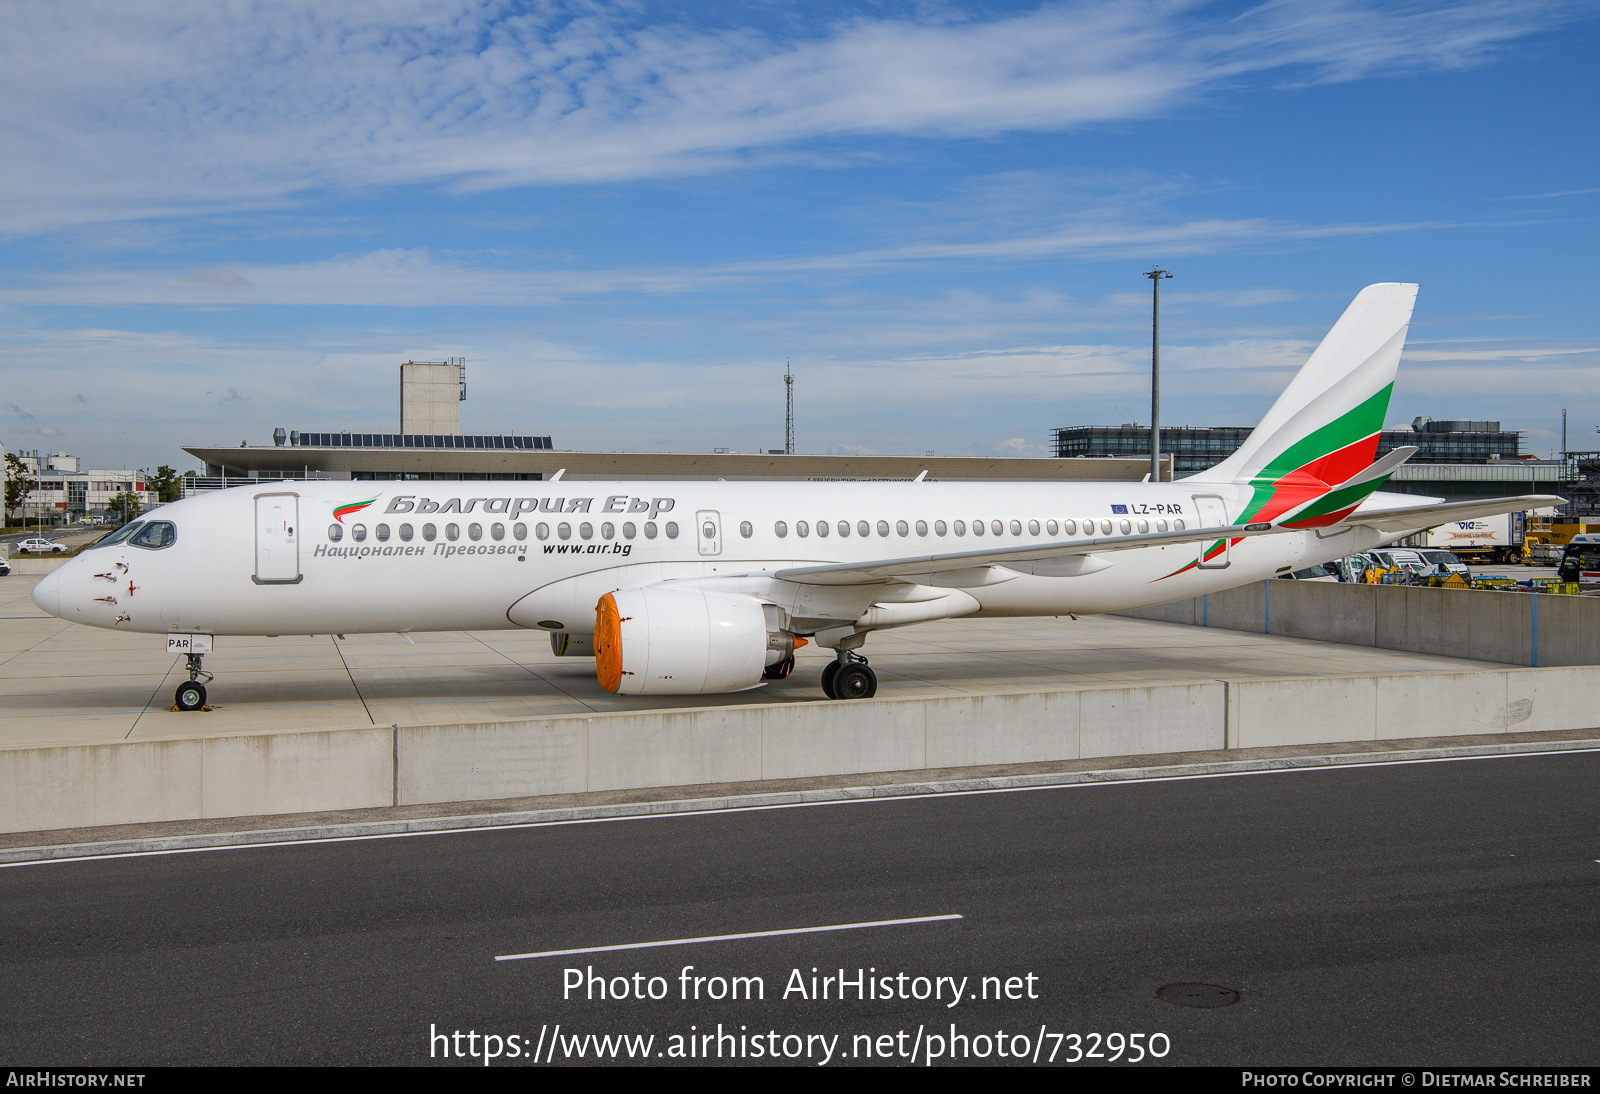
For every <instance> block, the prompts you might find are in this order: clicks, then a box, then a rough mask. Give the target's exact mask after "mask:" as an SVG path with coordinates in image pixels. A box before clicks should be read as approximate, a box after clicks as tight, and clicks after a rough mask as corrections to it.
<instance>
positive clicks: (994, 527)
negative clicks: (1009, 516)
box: [989, 520, 1022, 536]
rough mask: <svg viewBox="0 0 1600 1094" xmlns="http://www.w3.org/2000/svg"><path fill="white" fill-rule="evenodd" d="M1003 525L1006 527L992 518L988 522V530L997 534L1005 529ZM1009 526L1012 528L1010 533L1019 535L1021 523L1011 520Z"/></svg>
mask: <svg viewBox="0 0 1600 1094" xmlns="http://www.w3.org/2000/svg"><path fill="white" fill-rule="evenodd" d="M1005 527H1006V526H1005V525H1003V524H1001V523H1000V522H999V521H997V520H992V521H990V522H989V531H991V532H993V533H994V534H995V535H997V536H998V535H999V534H1000V533H1001V532H1003V531H1005ZM1011 527H1012V529H1013V531H1012V533H1011V534H1012V535H1014V536H1019V535H1021V534H1022V525H1020V524H1018V523H1017V522H1016V521H1012V522H1011Z"/></svg>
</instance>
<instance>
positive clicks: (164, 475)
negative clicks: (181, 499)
mask: <svg viewBox="0 0 1600 1094" xmlns="http://www.w3.org/2000/svg"><path fill="white" fill-rule="evenodd" d="M145 485H146V486H147V487H149V488H150V489H151V490H154V491H155V492H156V500H157V501H159V502H161V504H163V505H165V504H166V503H167V502H169V501H177V500H178V495H179V494H180V493H181V492H182V488H181V487H180V486H179V484H178V473H177V472H176V471H174V470H173V469H172V468H170V467H168V466H167V465H166V464H162V465H161V466H160V467H158V468H156V473H155V474H154V475H151V476H150V479H149V481H148V482H146V483H145Z"/></svg>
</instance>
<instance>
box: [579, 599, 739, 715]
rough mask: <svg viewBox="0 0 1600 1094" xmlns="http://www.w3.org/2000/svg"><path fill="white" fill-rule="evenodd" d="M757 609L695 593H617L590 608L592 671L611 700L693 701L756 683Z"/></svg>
mask: <svg viewBox="0 0 1600 1094" xmlns="http://www.w3.org/2000/svg"><path fill="white" fill-rule="evenodd" d="M768 649H769V642H768V635H767V622H766V615H765V613H764V612H763V610H762V607H761V603H760V601H757V600H752V599H751V598H749V597H745V596H728V595H725V594H722V593H707V592H701V591H700V590H698V589H662V588H648V589H619V590H617V591H616V592H613V593H607V594H606V595H605V596H603V597H601V598H600V602H599V604H597V605H595V625H594V664H595V674H596V675H597V676H598V677H599V678H600V686H601V687H603V688H605V689H606V690H607V691H609V692H612V693H614V694H617V695H699V694H706V693H711V692H723V691H743V690H745V689H746V688H753V687H755V686H757V685H758V684H760V683H761V673H762V670H763V669H765V668H766V665H767V661H768Z"/></svg>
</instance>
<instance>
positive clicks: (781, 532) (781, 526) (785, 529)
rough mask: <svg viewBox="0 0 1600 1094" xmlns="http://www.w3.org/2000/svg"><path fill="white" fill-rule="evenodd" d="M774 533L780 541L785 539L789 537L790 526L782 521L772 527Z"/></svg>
mask: <svg viewBox="0 0 1600 1094" xmlns="http://www.w3.org/2000/svg"><path fill="white" fill-rule="evenodd" d="M772 531H773V533H774V534H776V535H777V537H778V538H779V539H784V538H785V537H787V536H788V535H789V526H788V525H787V524H785V523H784V522H783V521H781V520H780V521H778V522H777V523H776V524H774V525H773V526H772Z"/></svg>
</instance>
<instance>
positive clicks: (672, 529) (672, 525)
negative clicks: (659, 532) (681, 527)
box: [667, 520, 678, 539]
mask: <svg viewBox="0 0 1600 1094" xmlns="http://www.w3.org/2000/svg"><path fill="white" fill-rule="evenodd" d="M667 538H668V539H677V538H678V524H677V522H676V521H671V520H669V521H667Z"/></svg>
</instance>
